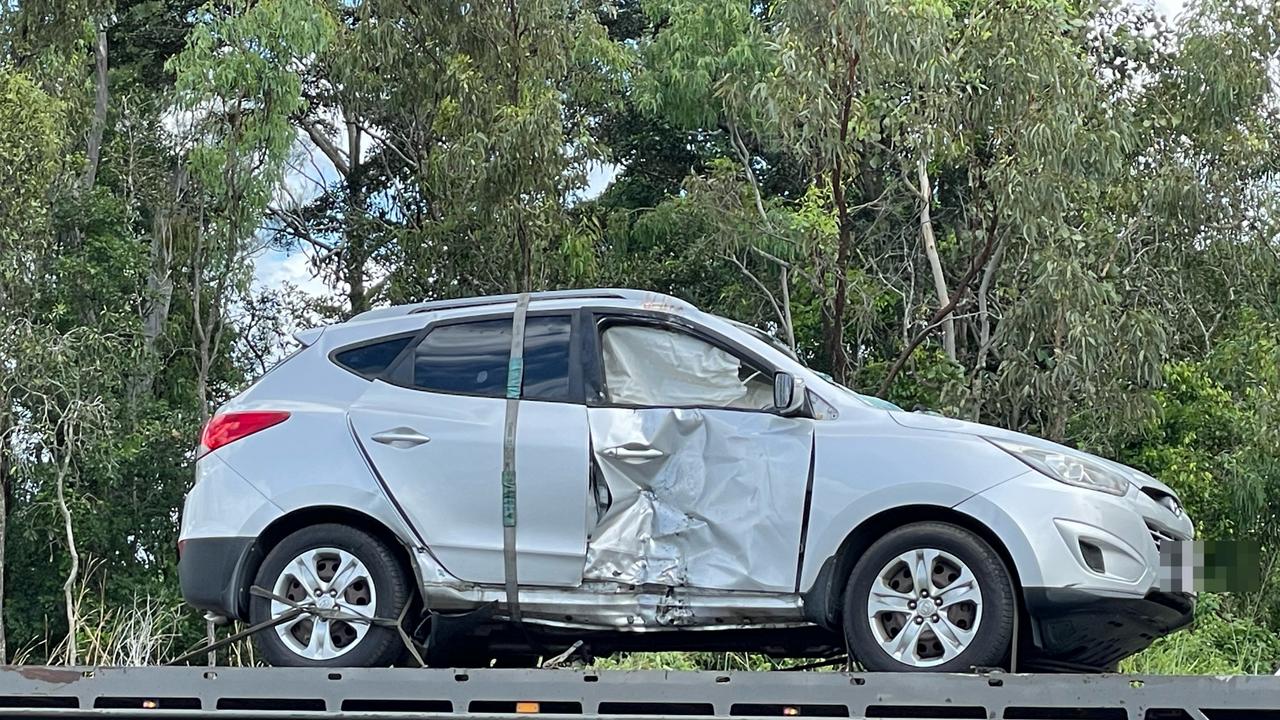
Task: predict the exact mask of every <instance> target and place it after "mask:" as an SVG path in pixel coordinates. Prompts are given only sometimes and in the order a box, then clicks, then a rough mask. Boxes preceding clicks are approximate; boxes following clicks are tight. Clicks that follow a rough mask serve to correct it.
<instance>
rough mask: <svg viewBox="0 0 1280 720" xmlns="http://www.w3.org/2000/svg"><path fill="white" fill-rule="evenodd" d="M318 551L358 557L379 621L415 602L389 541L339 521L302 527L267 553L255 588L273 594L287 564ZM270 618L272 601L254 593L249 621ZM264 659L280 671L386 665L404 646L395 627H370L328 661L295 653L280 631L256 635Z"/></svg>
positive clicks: (262, 620) (250, 601)
mask: <svg viewBox="0 0 1280 720" xmlns="http://www.w3.org/2000/svg"><path fill="white" fill-rule="evenodd" d="M319 548H337V549H339V550H344V551H346V552H348V553H351V554H352V555H354V556H355V557H356V558H357V559H359V561H360V562H362V563H364V565H365V567H366V568H367V569H368V573H369V579H370V581H371V584H372V585H373V589H374V594H375V597H374V599H375V603H374V604H375V606H376V607H375V610H374V614H375V616H376V617H379V618H396V617H399V616H400V612H401V610H402V609H403V608H404V606H405V604H406V603H408V602H409V600H410V599H411V598H412V591H411V589H410V585H409V580H408V578H409V574H408V572H407V571H406V569H405V568H404V566H403V565H402V564H401V563H400V561H399V560H398V559H397V557H396V555H395V553H393V552H392V550H391V548H389V547H388V546H387V544H386V543H384V542H383V541H381V540H379V539H378V538H376V537H374V536H373V535H370V534H369V533H367V532H365V531H363V530H358V529H356V528H353V527H350V526H347V525H339V524H336V523H330V524H324V525H313V526H311V527H307V528H303V529H302V530H298V531H297V532H295V533H293V534H292V535H289V536H288V537H286V538H285V539H284V540H281V541H280V542H279V544H277V545H276V546H275V547H274V548H272V549H271V551H270V552H269V553H267V557H266V558H265V559H264V560H263V561H262V566H261V567H259V568H258V574H257V577H256V578H254V584H255V585H257V586H259V587H262V588H264V589H266V590H268V591H273V592H274V585H275V582H276V580H277V578H279V577H280V575H281V573H282V572H283V571H284V569H285V566H286V565H287V564H289V563H291V562H292V561H293V559H294V558H296V557H298V556H299V555H301V554H302V553H304V552H306V551H308V550H316V549H319ZM270 615H271V600H270V599H268V598H263V597H259V596H257V595H251V596H250V598H249V622H250V623H253V624H258V623H261V622H265V621H266V620H267V619H268V618H269V617H270ZM254 644H255V645H256V646H257V648H258V652H259V653H261V655H262V659H263V660H265V661H266V662H267V663H268V664H270V665H274V666H277V667H386V666H389V665H392V664H394V663H395V662H396V661H398V660H400V659H401V658H402V657H403V656H404V654H405V647H404V643H403V642H402V641H401V639H400V635H399V633H397V632H396V631H395V629H394V628H392V627H387V626H382V625H371V626H369V628H368V630H367V631H366V634H365V635H364V636H363V637H361V638H359V640H358V641H356V642H355V644H354V645H353V646H352V647H351V648H350V649H349V650H347V651H345V652H343V653H342V654H341V655H339V656H337V657H333V658H329V659H325V660H314V659H311V658H307V657H304V656H302V655H300V654H298V653H297V652H295V651H294V650H292V649H290V648H289V647H288V646H287V645H286V644H285V643H284V641H283V640H281V638H280V636H279V634H278V633H277V632H276V629H275V628H267V629H264V630H262V631H260V632H258V633H256V634H255V635H254Z"/></svg>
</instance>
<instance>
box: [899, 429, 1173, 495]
mask: <svg viewBox="0 0 1280 720" xmlns="http://www.w3.org/2000/svg"><path fill="white" fill-rule="evenodd" d="M889 417H890V418H892V419H893V421H894V422H896V423H897V424H899V425H901V426H902V427H906V428H912V429H916V430H937V431H940V432H953V433H963V434H965V435H977V436H978V437H983V438H992V439H995V440H1012V441H1014V442H1019V443H1022V444H1024V445H1032V446H1035V447H1041V448H1045V449H1048V450H1055V451H1058V452H1062V453H1066V454H1071V455H1083V456H1085V457H1088V458H1090V459H1092V460H1095V461H1097V462H1100V463H1103V464H1105V465H1107V466H1108V467H1110V468H1114V469H1115V470H1116V472H1118V473H1120V474H1121V475H1123V476H1124V477H1125V478H1127V479H1128V480H1129V482H1130V483H1132V484H1133V485H1134V486H1136V487H1139V488H1152V489H1154V490H1158V491H1159V492H1162V493H1165V494H1167V495H1171V496H1173V497H1175V498H1176V497H1177V496H1178V494H1177V493H1175V492H1174V491H1173V488H1170V487H1169V486H1168V485H1165V484H1164V483H1162V482H1160V481H1159V480H1157V479H1155V478H1153V477H1151V476H1150V475H1148V474H1146V473H1144V472H1142V471H1141V470H1137V469H1135V468H1131V467H1129V466H1128V465H1122V464H1120V463H1118V462H1115V461H1114V460H1108V459H1107V458H1104V457H1099V456H1097V455H1093V454H1091V453H1087V452H1084V451H1083V450H1076V449H1075V448H1070V447H1067V446H1065V445H1060V444H1058V443H1055V442H1050V441H1049V440H1045V439H1043V438H1038V437H1036V436H1034V435H1027V434H1026V433H1020V432H1014V431H1012V430H1005V429H1004V428H998V427H994V426H991V425H983V424H982V423H976V422H969V421H967V420H957V419H956V418H950V417H946V416H945V415H937V414H934V413H924V412H889Z"/></svg>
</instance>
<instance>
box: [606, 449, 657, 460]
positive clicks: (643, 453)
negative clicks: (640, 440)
mask: <svg viewBox="0 0 1280 720" xmlns="http://www.w3.org/2000/svg"><path fill="white" fill-rule="evenodd" d="M600 454H601V455H604V456H605V457H607V458H616V459H618V460H626V461H630V462H643V461H645V460H654V459H656V458H660V457H662V456H663V455H665V454H666V453H664V452H662V451H661V450H659V449H658V448H655V447H636V446H629V445H619V446H617V447H611V448H605V449H603V450H601V451H600Z"/></svg>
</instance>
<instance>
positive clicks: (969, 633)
mask: <svg viewBox="0 0 1280 720" xmlns="http://www.w3.org/2000/svg"><path fill="white" fill-rule="evenodd" d="M867 622H868V623H870V625H871V633H872V635H873V636H874V637H875V639H876V642H877V643H879V644H880V648H881V649H882V650H884V651H885V652H886V653H888V655H889V656H890V657H892V658H893V659H894V660H897V661H898V662H900V663H903V664H906V665H910V666H912V667H933V666H936V665H941V664H942V663H945V662H947V661H949V660H952V659H954V658H955V657H956V656H957V655H959V654H960V653H962V652H964V651H965V650H966V649H968V647H969V646H970V645H971V644H972V642H973V639H974V638H975V637H976V636H977V632H978V627H979V625H980V624H981V622H982V588H981V587H979V585H978V580H977V578H976V577H974V575H973V572H972V571H971V570H969V567H968V566H967V565H965V564H964V563H963V562H961V560H960V559H959V558H957V557H956V556H955V555H952V554H951V553H948V552H944V551H942V550H937V549H934V548H921V549H916V550H909V551H907V552H905V553H903V554H901V555H899V556H897V557H895V558H893V559H892V560H890V561H889V562H888V563H886V564H885V566H884V567H883V568H881V569H880V572H879V573H877V574H876V577H875V580H874V581H873V582H872V585H871V590H870V592H869V593H868V595H867Z"/></svg>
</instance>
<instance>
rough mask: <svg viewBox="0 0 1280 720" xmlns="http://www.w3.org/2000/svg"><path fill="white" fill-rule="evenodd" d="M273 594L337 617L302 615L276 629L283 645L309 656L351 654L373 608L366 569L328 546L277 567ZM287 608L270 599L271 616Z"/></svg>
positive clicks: (370, 580) (373, 594)
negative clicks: (279, 568)
mask: <svg viewBox="0 0 1280 720" xmlns="http://www.w3.org/2000/svg"><path fill="white" fill-rule="evenodd" d="M274 592H275V594H276V595H278V596H280V597H282V598H286V599H288V600H289V601H291V602H294V603H296V604H298V605H301V606H303V607H315V608H317V609H319V610H323V611H326V613H325V614H326V615H329V616H337V617H326V616H325V615H317V614H313V613H303V614H302V615H300V616H298V617H297V618H295V619H293V620H290V621H288V622H284V623H281V624H279V625H277V626H276V627H275V630H276V635H277V636H279V638H280V640H281V642H283V643H284V645H285V647H287V648H289V650H291V651H292V652H293V653H295V654H297V655H298V656H300V657H304V658H306V659H308V660H330V659H333V658H336V657H340V656H342V655H345V654H346V653H348V652H350V651H351V649H352V648H354V647H356V646H357V645H359V644H360V642H361V641H362V640H364V637H365V635H366V634H368V632H369V627H370V625H371V622H370V621H371V620H372V619H373V617H374V608H376V607H377V606H378V596H377V592H376V591H375V589H374V585H373V578H372V577H371V576H370V574H369V568H367V567H366V566H365V564H364V562H363V561H361V560H360V558H358V557H356V556H355V555H352V554H351V553H349V552H347V551H346V550H339V549H338V548H333V547H322V548H315V549H313V550H306V551H304V552H302V553H300V554H299V555H298V556H297V557H295V558H294V559H293V560H292V561H290V562H289V563H288V564H287V565H285V566H284V569H283V570H281V571H280V575H279V576H278V577H277V578H276V582H275V589H274ZM292 609H293V608H292V606H290V605H288V604H286V603H283V602H281V601H279V600H274V599H273V600H272V601H271V617H273V618H276V617H280V616H281V615H283V614H284V613H286V612H288V611H290V610H292ZM339 618H341V619H339ZM355 618H363V620H359V619H355Z"/></svg>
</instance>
